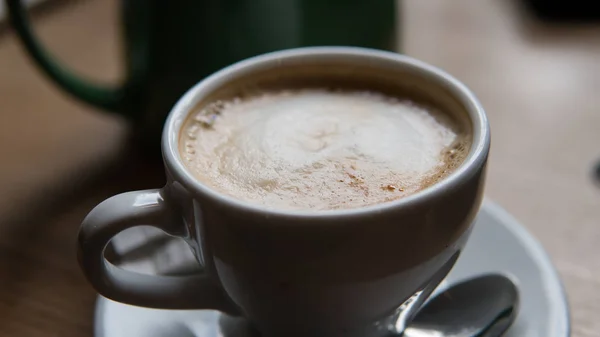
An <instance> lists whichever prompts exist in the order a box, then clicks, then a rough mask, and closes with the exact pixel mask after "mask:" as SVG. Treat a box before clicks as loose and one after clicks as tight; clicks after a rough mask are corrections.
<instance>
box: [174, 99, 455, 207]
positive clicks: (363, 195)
mask: <svg viewBox="0 0 600 337" xmlns="http://www.w3.org/2000/svg"><path fill="white" fill-rule="evenodd" d="M191 117H192V118H190V119H189V120H188V121H187V123H186V126H185V129H184V130H183V131H184V133H183V135H182V138H181V145H182V146H181V150H182V151H181V153H182V156H183V158H184V161H185V163H186V165H187V166H188V168H189V169H190V171H191V172H193V174H194V175H195V176H196V177H197V178H198V179H199V180H200V181H202V182H203V183H205V184H207V185H209V186H211V187H213V188H214V189H216V190H218V191H220V192H222V193H225V194H228V195H231V196H233V197H235V198H238V199H242V200H244V201H247V202H250V203H254V204H260V205H263V206H266V207H269V208H276V209H319V210H324V209H339V208H355V207H361V206H366V205H371V204H376V203H381V202H386V201H391V200H395V199H398V198H401V197H404V196H407V195H410V194H412V193H415V192H417V191H418V190H420V189H422V188H424V187H426V186H425V185H426V183H427V182H430V181H431V180H432V179H434V180H435V179H436V177H437V176H439V175H440V174H441V173H443V172H444V171H445V170H446V168H447V167H450V166H452V165H451V164H452V163H449V162H448V160H449V158H450V157H449V156H448V155H447V154H448V153H449V152H448V151H449V149H451V148H452V146H455V145H456V142H457V140H460V139H459V137H458V135H457V133H456V132H455V130H454V129H453V128H452V127H451V126H449V125H447V124H445V123H442V122H440V121H439V120H438V119H436V118H435V117H434V115H433V114H432V113H431V112H430V111H428V110H427V109H425V108H422V107H420V106H418V105H415V104H413V103H411V102H406V101H400V100H398V99H395V98H391V97H387V96H384V95H382V94H378V93H373V92H344V91H329V90H319V89H303V90H294V91H277V92H267V93H264V94H262V95H257V96H252V97H251V98H247V99H239V98H237V99H232V100H230V101H226V102H223V101H219V102H216V103H214V104H212V105H210V106H208V107H205V108H204V109H202V110H201V111H199V112H196V113H195V114H194V113H192V115H191Z"/></svg>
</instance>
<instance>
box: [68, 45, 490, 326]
mask: <svg viewBox="0 0 600 337" xmlns="http://www.w3.org/2000/svg"><path fill="white" fill-rule="evenodd" d="M304 66H306V67H310V68H311V69H319V67H321V68H323V69H330V70H331V69H337V70H339V71H340V72H345V73H350V74H355V75H349V76H362V77H372V78H371V80H376V78H377V77H378V76H380V75H382V74H385V75H386V76H388V77H390V76H391V78H393V81H397V82H398V84H399V85H405V86H406V87H407V88H408V87H410V88H411V90H413V91H414V92H415V93H417V94H418V95H420V96H422V97H426V98H427V99H428V100H431V101H433V102H435V104H437V105H438V106H439V107H440V108H442V109H445V110H448V111H453V112H454V113H457V114H462V115H463V116H464V117H465V118H466V119H467V120H468V123H469V124H470V128H471V132H472V143H471V148H470V150H469V153H468V155H467V156H466V158H465V160H464V162H463V163H462V164H461V165H460V166H459V167H458V168H457V169H456V170H455V171H454V172H452V173H451V174H449V175H448V176H447V177H445V178H443V179H441V180H440V181H438V182H437V183H435V184H433V185H432V186H430V187H427V188H425V189H423V190H422V191H419V192H417V193H415V194H413V195H410V196H407V197H405V198H402V199H399V200H395V201H391V202H388V203H382V204H377V205H374V206H367V207H363V208H357V209H346V210H329V211H318V212H317V211H295V210H289V211H288V210H277V209H267V208H264V207H261V206H258V205H253V204H249V203H246V202H243V201H240V200H238V199H235V198H232V197H230V196H227V195H224V194H222V193H219V192H217V191H215V190H214V189H211V188H210V187H208V186H206V185H205V184H203V183H202V182H200V181H198V180H197V179H196V178H194V176H193V175H192V174H191V173H190V172H189V171H188V170H187V169H186V167H185V165H184V163H183V162H182V158H180V153H179V144H178V143H179V134H180V132H181V128H182V124H183V123H184V121H185V119H186V116H188V114H189V113H190V110H191V109H192V108H193V107H194V106H195V105H196V104H197V103H198V102H200V101H203V100H206V99H210V97H211V95H213V94H214V93H215V92H216V91H218V90H220V89H222V88H223V87H224V86H228V85H232V84H235V83H236V82H238V81H244V80H247V79H251V78H253V77H255V76H261V74H264V73H266V72H272V71H274V70H275V71H278V72H280V73H281V76H282V78H283V77H285V76H294V75H293V72H290V73H289V75H286V70H287V69H289V68H293V67H304ZM489 146H490V130H489V126H488V122H487V118H486V116H485V113H484V111H483V109H482V107H481V106H480V104H479V103H478V102H477V100H476V98H475V97H474V96H473V94H472V93H471V92H470V91H469V90H468V89H467V88H466V87H465V86H464V85H463V84H461V83H460V82H459V81H457V80H456V79H454V78H453V77H451V76H450V75H448V74H446V73H445V72H443V71H441V70H439V69H437V68H435V67H432V66H430V65H427V64H425V63H423V62H420V61H417V60H414V59H412V58H409V57H406V56H402V55H399V54H395V53H390V52H384V51H376V50H369V49H362V48H351V47H310V48H299V49H292V50H286V51H280V52H275V53H270V54H266V55H261V56H257V57H254V58H251V59H248V60H245V61H242V62H239V63H236V64H234V65H232V66H229V67H227V68H225V69H223V70H221V71H219V72H217V73H215V74H213V75H212V76H210V77H208V78H206V79H204V80H202V81H201V82H200V83H198V84H197V85H195V86H194V87H193V88H191V89H190V90H189V91H188V92H187V93H186V94H185V95H184V96H183V97H182V98H181V99H180V100H179V102H178V103H177V104H176V105H175V107H174V108H173V109H172V111H171V113H170V115H169V118H168V120H167V122H166V125H165V128H164V132H163V139H162V151H163V157H164V163H165V167H166V172H167V176H168V179H167V184H166V185H165V186H164V187H163V188H160V189H155V190H145V191H135V192H128V193H123V194H120V195H116V196H114V197H111V198H109V199H107V200H106V201H104V202H102V203H101V204H99V205H98V206H97V207H96V208H94V210H92V211H91V212H90V214H89V215H88V216H87V217H86V219H85V220H84V221H83V223H82V225H81V229H80V232H79V246H78V248H79V261H80V264H81V268H82V270H83V271H84V273H85V275H86V277H87V279H88V280H89V282H90V283H91V284H92V285H93V286H94V288H95V289H96V290H97V291H98V292H99V293H100V294H101V295H103V296H105V297H108V298H110V299H113V300H116V301H120V302H124V303H129V304H133V305H139V306H147V307H156V308H170V309H216V310H221V311H224V312H227V313H229V314H236V315H243V316H244V317H246V318H247V319H249V320H250V322H251V323H252V324H253V325H254V326H256V328H257V329H258V330H259V331H260V332H261V333H262V334H263V335H264V336H328V337H330V336H361V337H376V336H384V335H387V334H389V332H390V329H391V330H394V329H396V328H397V329H399V330H402V324H403V321H402V320H404V319H407V318H410V316H411V315H413V314H414V311H415V309H416V308H418V305H419V304H420V302H421V301H422V300H423V299H424V298H426V296H427V295H428V294H429V293H430V292H431V291H433V289H434V288H435V286H436V285H437V284H439V282H441V281H442V279H443V278H444V277H445V275H446V274H447V273H448V271H449V270H450V269H451V268H452V266H453V264H454V262H455V261H456V259H457V258H458V256H459V254H460V251H461V249H462V248H463V247H464V245H465V243H466V241H467V239H468V236H469V233H470V231H471V226H472V223H473V219H474V217H475V215H476V214H477V211H478V209H479V206H480V203H481V199H482V196H483V186H484V176H485V167H486V161H487V156H488V152H489ZM138 225H150V226H154V227H157V228H160V229H162V230H163V231H165V232H166V233H168V234H170V235H174V236H177V237H180V238H182V239H183V240H185V241H186V242H187V243H188V244H189V246H190V247H191V249H192V251H193V252H194V254H195V256H196V258H197V260H198V263H199V264H200V265H201V266H202V267H203V270H204V271H203V273H202V274H200V275H196V276H181V277H175V276H154V275H141V274H135V273H133V272H129V271H125V270H123V269H120V268H118V267H116V266H113V265H111V264H110V263H108V262H107V261H106V260H105V259H104V257H103V251H104V249H105V247H106V245H107V244H108V242H109V241H110V239H111V238H112V237H113V236H115V235H116V234H117V233H119V232H120V231H122V230H124V229H127V228H130V227H134V226H138ZM415 294H421V296H419V297H417V298H418V301H419V303H416V305H415V303H412V304H411V303H409V302H410V301H411V298H412V299H415V297H413V295H415ZM407 300H408V302H407ZM399 317H400V318H399Z"/></svg>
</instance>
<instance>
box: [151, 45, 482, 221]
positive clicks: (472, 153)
mask: <svg viewBox="0 0 600 337" xmlns="http://www.w3.org/2000/svg"><path fill="white" fill-rule="evenodd" d="M334 56H335V57H362V58H366V59H370V61H373V62H376V61H378V60H379V61H388V62H389V61H392V62H395V63H398V64H401V66H404V67H407V68H412V69H413V70H417V71H418V72H420V73H422V74H423V75H424V76H429V77H431V78H433V79H434V80H435V81H436V82H438V83H439V84H440V85H442V86H444V87H445V88H446V89H447V90H448V91H449V92H450V93H451V94H452V95H453V96H454V97H455V98H457V99H458V100H459V101H460V102H461V104H462V105H463V106H464V107H465V109H466V112H467V113H468V115H469V119H470V121H471V124H472V132H473V138H472V144H471V148H470V150H469V153H468V154H467V156H466V158H465V159H464V161H463V162H462V163H461V164H460V165H459V167H458V168H457V169H456V170H454V171H453V172H452V173H450V174H449V175H448V176H446V177H444V179H442V180H440V181H438V182H436V183H435V184H432V185H431V186H429V187H427V188H424V189H423V190H421V191H418V192H416V193H414V194H411V195H409V196H406V197H403V198H400V199H397V200H394V201H389V202H385V203H379V204H374V205H369V206H364V207H358V208H350V209H335V210H286V209H274V208H268V207H265V206H262V205H258V204H252V203H249V202H246V201H243V200H240V199H236V198H234V197H231V196H228V195H226V194H224V193H220V192H218V191H216V190H215V189H213V188H211V187H209V186H208V185H206V184H204V183H202V182H201V181H199V180H198V179H197V178H195V177H194V176H193V175H192V173H191V172H190V171H189V170H188V169H187V168H186V167H185V164H184V163H183V160H182V158H181V156H180V154H179V136H180V132H181V129H182V126H183V123H184V122H185V120H186V117H187V115H188V113H189V112H190V110H191V109H192V108H193V107H194V106H195V105H196V103H197V102H198V101H200V100H201V99H202V98H203V97H206V96H207V95H208V94H210V93H211V92H213V91H214V90H215V89H216V88H217V87H219V86H220V85H221V84H223V83H225V82H227V81H228V80H229V79H230V78H231V77H232V76H233V75H235V74H236V73H238V72H240V71H242V70H245V69H247V68H256V67H260V66H265V65H268V64H271V63H274V62H279V63H281V62H285V61H286V60H290V59H295V58H299V57H313V58H319V57H334ZM489 147H490V127H489V123H488V120H487V117H486V114H485V111H484V109H483V107H482V106H481V104H480V103H479V101H478V100H477V98H476V97H475V95H474V94H473V93H472V92H471V91H470V90H469V89H468V88H467V87H466V86H465V85H464V84H463V83H461V82H460V81H459V80H457V79H456V78H454V77H453V76H451V75H450V74H448V73H446V72H445V71H443V70H441V69H439V68H437V67H434V66H432V65H429V64H427V63H425V62H422V61H419V60H416V59H414V58H411V57H408V56H405V55H401V54H397V53H394V52H388V51H382V50H374V49H368V48H362V47H301V48H294V49H287V50H282V51H276V52H271V53H267V54H262V55H259V56H255V57H251V58H248V59H245V60H242V61H240V62H237V63H234V64H232V65H230V66H227V67H225V68H223V69H221V70H219V71H217V72H215V73H213V74H212V75H210V76H208V77H206V78H204V79H203V80H200V81H199V82H198V83H197V84H195V85H194V86H193V87H191V88H190V89H189V90H188V91H187V92H186V93H185V94H184V95H183V96H182V97H181V98H180V99H179V100H178V101H177V103H176V104H175V105H174V106H173V108H172V109H171V111H170V113H169V115H168V117H167V120H166V123H165V126H164V129H163V134H162V154H163V160H164V163H165V166H166V168H167V170H168V172H169V173H170V174H171V176H172V178H173V179H174V180H175V181H178V182H180V183H181V184H183V186H185V187H186V189H188V191H190V192H191V193H192V194H199V195H202V196H203V197H205V198H209V199H211V201H213V203H216V204H217V205H219V206H225V207H227V208H228V209H230V210H234V211H236V212H238V213H240V214H242V213H243V214H245V215H248V216H253V215H254V216H259V217H262V218H273V219H276V218H277V219H283V220H285V219H287V220H309V219H320V220H328V219H340V218H348V217H352V218H362V217H371V216H373V215H375V214H379V213H382V212H389V211H398V210H404V209H408V208H412V207H417V206H419V205H422V204H423V203H424V202H427V201H430V200H432V199H435V198H436V197H437V196H439V195H445V194H446V193H448V192H450V191H452V190H453V189H456V188H457V187H458V186H459V185H460V184H462V183H464V182H465V181H467V180H468V178H469V177H471V176H472V175H473V174H475V173H477V172H478V171H479V170H481V169H482V167H483V165H484V164H485V161H486V159H487V155H488V152H489ZM291 222H293V221H291ZM291 222H290V223H291Z"/></svg>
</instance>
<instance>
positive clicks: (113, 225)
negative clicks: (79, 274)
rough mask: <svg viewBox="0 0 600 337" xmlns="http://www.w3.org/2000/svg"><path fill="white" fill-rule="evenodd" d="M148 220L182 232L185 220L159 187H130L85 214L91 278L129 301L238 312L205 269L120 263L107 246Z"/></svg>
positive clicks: (81, 251)
mask: <svg viewBox="0 0 600 337" xmlns="http://www.w3.org/2000/svg"><path fill="white" fill-rule="evenodd" d="M141 225H149V226H153V227H156V228H159V229H161V230H163V231H164V232H166V233H170V234H172V235H174V236H178V237H182V236H183V233H184V232H185V228H184V225H183V222H182V221H181V220H179V221H177V220H176V217H175V212H173V209H172V207H171V206H170V205H169V203H168V201H167V200H165V198H164V197H163V193H162V191H161V190H160V189H153V190H143V191H134V192H126V193H122V194H118V195H115V196H113V197H111V198H108V199H106V200H105V201H103V202H101V203H100V204H99V205H98V206H96V207H95V208H94V209H93V210H92V211H91V212H90V213H89V214H88V215H87V216H86V217H85V219H84V220H83V223H82V224H81V227H80V229H79V236H78V251H77V255H78V260H79V265H80V266H81V269H82V270H83V272H84V274H85V276H86V278H87V279H88V281H89V282H90V283H91V284H92V285H93V286H94V288H95V289H96V290H97V291H98V292H99V293H100V294H101V295H103V296H105V297H107V298H109V299H112V300H115V301H117V302H123V303H127V304H132V305H137V306H143V307H151V308H161V309H215V310H220V311H223V312H226V313H229V314H234V315H235V314H238V313H237V310H236V309H235V306H234V305H233V303H232V302H231V301H230V300H229V298H228V296H227V295H226V294H225V292H224V291H223V289H222V288H221V287H220V285H219V284H217V283H216V282H215V281H213V280H212V279H211V278H209V276H208V275H206V274H205V273H204V272H202V273H200V274H197V275H191V276H158V275H144V274H138V273H135V272H131V271H127V270H124V269H122V268H119V267H117V266H115V265H113V264H111V263H110V262H108V261H107V260H106V259H105V258H104V250H105V249H106V246H107V245H108V243H109V242H110V240H111V239H112V238H113V237H114V236H115V235H117V234H118V233H119V232H121V231H123V230H125V229H128V228H131V227H135V226H141Z"/></svg>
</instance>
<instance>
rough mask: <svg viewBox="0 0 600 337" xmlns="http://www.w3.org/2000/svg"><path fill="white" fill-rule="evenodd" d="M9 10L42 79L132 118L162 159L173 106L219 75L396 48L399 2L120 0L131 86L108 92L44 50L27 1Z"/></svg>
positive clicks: (13, 0) (9, 0)
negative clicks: (290, 60) (323, 50)
mask: <svg viewBox="0 0 600 337" xmlns="http://www.w3.org/2000/svg"><path fill="white" fill-rule="evenodd" d="M6 5H7V6H6V7H7V9H8V12H9V18H10V21H11V23H12V25H13V27H14V28H15V30H16V32H17V33H18V34H19V36H20V38H21V40H22V42H23V44H24V46H25V48H26V49H27V51H28V52H29V55H30V56H31V57H32V58H33V59H34V60H35V61H36V63H37V65H38V66H39V67H40V68H41V69H42V70H43V71H44V73H45V74H46V75H47V76H48V77H50V78H51V79H52V80H54V82H55V83H57V84H58V85H60V86H61V87H62V88H63V89H64V90H65V91H67V92H68V93H70V94H71V95H73V96H75V97H77V98H79V99H81V100H83V101H85V102H87V103H89V104H91V105H93V106H96V107H99V108H101V109H103V110H105V111H109V112H113V113H117V114H120V115H123V116H125V117H127V119H128V120H129V121H130V122H131V124H132V125H133V126H134V130H135V131H136V132H135V134H136V135H137V139H138V140H141V143H142V144H143V145H145V146H143V147H142V148H144V149H149V150H150V153H152V154H155V155H157V157H158V155H160V151H159V143H160V138H161V137H160V133H161V130H162V126H163V123H164V119H165V117H166V115H167V114H168V112H169V110H170V109H171V107H172V106H173V105H174V103H175V102H176V101H177V99H179V97H181V96H182V94H183V93H184V92H185V91H186V90H187V89H189V88H190V87H191V86H192V85H194V84H195V83H197V82H198V81H199V80H201V79H202V78H204V77H205V76H207V75H209V74H211V73H213V72H215V71H216V70H218V69H220V68H223V67H225V66H227V65H229V64H231V63H234V62H237V61H239V60H242V59H245V58H248V57H251V56H255V55H258V54H263V53H267V52H271V51H276V50H281V49H288V48H294V47H301V46H317V45H348V46H361V47H369V48H377V49H395V42H396V39H395V37H394V33H395V28H396V27H395V16H396V10H395V6H396V1H395V0H377V1H370V0H328V1H323V0H204V1H197V0H177V1H164V0H122V1H121V9H122V10H121V22H122V25H123V26H122V33H123V38H122V42H123V45H124V48H123V51H124V52H123V56H124V62H123V63H124V65H125V76H124V78H125V80H124V81H123V83H121V84H118V85H110V86H104V85H99V84H96V83H92V82H89V81H87V80H85V79H82V78H80V77H78V76H76V75H75V74H73V73H71V72H69V71H68V70H67V69H65V68H63V67H62V66H61V65H60V64H59V63H58V62H56V61H55V60H54V59H53V58H52V57H51V56H50V55H49V54H48V53H47V52H46V51H45V50H44V49H43V48H42V47H41V46H40V44H39V43H38V41H37V39H36V38H35V36H33V34H32V31H31V28H30V26H29V24H28V22H27V18H26V15H25V10H24V9H23V8H22V1H21V0H6ZM92 38H93V37H92Z"/></svg>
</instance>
